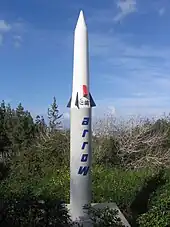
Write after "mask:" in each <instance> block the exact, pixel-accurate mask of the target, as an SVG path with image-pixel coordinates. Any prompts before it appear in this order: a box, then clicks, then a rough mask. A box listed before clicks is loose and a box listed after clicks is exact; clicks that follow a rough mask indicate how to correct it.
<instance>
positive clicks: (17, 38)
mask: <svg viewBox="0 0 170 227" xmlns="http://www.w3.org/2000/svg"><path fill="white" fill-rule="evenodd" d="M13 39H14V46H15V47H16V48H18V47H20V46H21V44H22V37H21V36H20V35H14V36H13Z"/></svg>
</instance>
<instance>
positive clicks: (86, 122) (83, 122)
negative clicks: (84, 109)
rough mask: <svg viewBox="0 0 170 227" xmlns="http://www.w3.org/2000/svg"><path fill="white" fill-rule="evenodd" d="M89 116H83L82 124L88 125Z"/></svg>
mask: <svg viewBox="0 0 170 227" xmlns="http://www.w3.org/2000/svg"><path fill="white" fill-rule="evenodd" d="M89 119H90V118H89V117H84V119H83V121H82V125H88V124H89Z"/></svg>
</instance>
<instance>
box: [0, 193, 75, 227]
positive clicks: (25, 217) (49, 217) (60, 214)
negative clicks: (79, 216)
mask: <svg viewBox="0 0 170 227" xmlns="http://www.w3.org/2000/svg"><path fill="white" fill-rule="evenodd" d="M0 212H1V215H0V217H1V226H2V227H26V226H30V227H31V226H36V227H43V226H44V227H45V226H51V227H53V226H58V227H62V226H63V227H64V226H65V227H67V226H71V220H70V217H69V215H68V212H67V210H66V208H65V206H64V204H63V203H62V202H60V201H57V200H54V201H49V200H46V199H42V198H36V197H34V196H33V195H31V194H29V195H25V196H23V197H22V198H17V197H15V198H14V197H12V198H8V199H6V200H5V201H1V211H0Z"/></svg>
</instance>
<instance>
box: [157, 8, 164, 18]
mask: <svg viewBox="0 0 170 227" xmlns="http://www.w3.org/2000/svg"><path fill="white" fill-rule="evenodd" d="M158 13H159V15H160V16H163V15H164V14H165V8H161V9H159V11H158Z"/></svg>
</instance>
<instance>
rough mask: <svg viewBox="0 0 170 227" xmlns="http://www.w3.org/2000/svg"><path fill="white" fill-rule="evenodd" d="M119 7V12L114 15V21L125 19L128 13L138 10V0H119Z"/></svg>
mask: <svg viewBox="0 0 170 227" xmlns="http://www.w3.org/2000/svg"><path fill="white" fill-rule="evenodd" d="M117 8H118V9H119V11H120V12H119V13H118V14H117V15H116V16H115V17H114V21H115V22H118V21H121V20H122V19H124V18H125V17H126V16H127V15H129V14H131V13H134V12H136V11H137V3H136V0H118V2H117Z"/></svg>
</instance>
